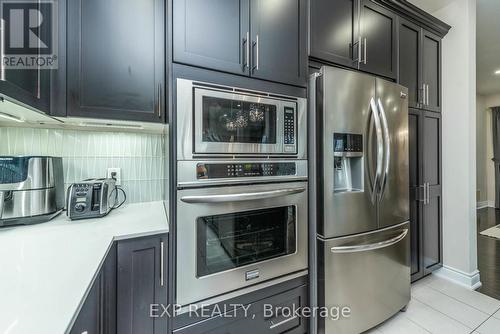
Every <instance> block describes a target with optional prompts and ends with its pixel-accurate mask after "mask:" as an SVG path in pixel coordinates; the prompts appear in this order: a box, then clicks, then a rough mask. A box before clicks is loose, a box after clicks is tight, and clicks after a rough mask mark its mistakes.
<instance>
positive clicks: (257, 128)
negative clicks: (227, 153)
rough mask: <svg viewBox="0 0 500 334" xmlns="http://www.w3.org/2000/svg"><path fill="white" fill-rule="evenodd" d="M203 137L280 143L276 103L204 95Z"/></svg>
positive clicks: (210, 141)
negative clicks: (278, 141)
mask: <svg viewBox="0 0 500 334" xmlns="http://www.w3.org/2000/svg"><path fill="white" fill-rule="evenodd" d="M202 112H203V120H202V122H203V124H202V131H203V134H202V138H203V141H204V142H208V143H242V144H276V143H277V140H278V139H277V131H276V130H277V109H276V105H274V104H264V103H257V102H247V101H241V100H231V99H225V98H219V97H212V96H203V105H202Z"/></svg>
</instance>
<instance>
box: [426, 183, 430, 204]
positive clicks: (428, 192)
mask: <svg viewBox="0 0 500 334" xmlns="http://www.w3.org/2000/svg"><path fill="white" fill-rule="evenodd" d="M426 185H427V203H425V204H427V205H428V204H429V203H430V202H431V191H430V190H431V189H430V183H429V182H427V183H426Z"/></svg>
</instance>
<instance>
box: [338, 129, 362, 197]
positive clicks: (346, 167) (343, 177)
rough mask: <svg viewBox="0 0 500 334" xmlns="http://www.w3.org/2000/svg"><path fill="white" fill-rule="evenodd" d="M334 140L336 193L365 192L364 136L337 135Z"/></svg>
mask: <svg viewBox="0 0 500 334" xmlns="http://www.w3.org/2000/svg"><path fill="white" fill-rule="evenodd" d="M333 140H334V154H333V155H334V157H333V159H334V160H333V162H334V163H333V166H334V181H333V182H334V185H333V190H334V192H335V193H343V192H362V191H363V188H364V186H363V184H364V182H363V176H364V173H363V171H364V164H363V136H362V135H358V134H348V133H335V134H334V135H333Z"/></svg>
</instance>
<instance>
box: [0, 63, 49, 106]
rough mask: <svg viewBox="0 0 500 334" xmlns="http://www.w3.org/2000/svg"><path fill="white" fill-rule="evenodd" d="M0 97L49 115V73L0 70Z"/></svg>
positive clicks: (42, 71)
mask: <svg viewBox="0 0 500 334" xmlns="http://www.w3.org/2000/svg"><path fill="white" fill-rule="evenodd" d="M0 71H3V80H1V79H0V95H5V96H7V97H9V98H12V99H14V100H16V101H18V102H21V103H24V104H26V105H28V106H30V107H33V108H35V109H38V110H40V111H43V112H45V113H49V111H50V71H51V70H39V69H35V70H27V69H0Z"/></svg>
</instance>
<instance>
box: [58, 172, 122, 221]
mask: <svg viewBox="0 0 500 334" xmlns="http://www.w3.org/2000/svg"><path fill="white" fill-rule="evenodd" d="M66 197H67V208H66V215H67V216H68V217H69V218H70V219H71V220H76V219H85V218H99V217H104V216H106V215H107V214H108V213H109V212H110V211H111V210H113V208H114V207H115V205H116V204H118V203H116V202H117V198H118V194H117V188H116V181H115V180H114V179H89V180H85V181H81V182H78V183H74V184H72V185H71V186H70V187H69V188H68V192H67V196H66Z"/></svg>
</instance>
